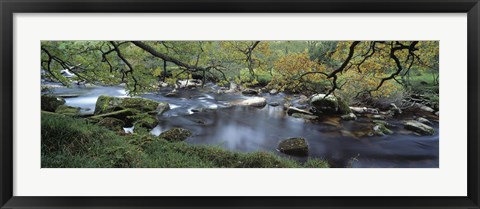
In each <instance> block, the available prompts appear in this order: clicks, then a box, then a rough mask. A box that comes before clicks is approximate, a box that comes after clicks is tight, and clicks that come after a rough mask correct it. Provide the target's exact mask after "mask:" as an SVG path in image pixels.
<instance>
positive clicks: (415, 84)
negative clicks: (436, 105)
mask: <svg viewBox="0 0 480 209" xmlns="http://www.w3.org/2000/svg"><path fill="white" fill-rule="evenodd" d="M410 86H411V87H412V90H413V91H417V92H422V93H423V92H437V91H438V85H436V84H435V82H434V78H433V76H432V74H431V73H422V74H420V75H415V76H411V77H410Z"/></svg>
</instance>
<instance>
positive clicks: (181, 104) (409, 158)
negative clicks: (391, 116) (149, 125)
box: [53, 84, 439, 168]
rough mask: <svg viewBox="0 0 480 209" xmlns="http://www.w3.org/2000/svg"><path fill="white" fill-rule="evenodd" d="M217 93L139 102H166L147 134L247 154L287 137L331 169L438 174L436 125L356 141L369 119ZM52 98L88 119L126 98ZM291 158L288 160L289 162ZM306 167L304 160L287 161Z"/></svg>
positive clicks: (116, 90) (84, 92) (83, 92)
mask: <svg viewBox="0 0 480 209" xmlns="http://www.w3.org/2000/svg"><path fill="white" fill-rule="evenodd" d="M217 89H218V87H216V86H214V85H211V84H210V85H207V87H206V88H204V89H198V90H181V91H179V92H178V94H177V95H176V96H175V97H166V96H165V95H166V94H167V93H168V92H169V91H168V90H164V91H160V92H157V93H149V94H145V95H142V96H141V97H144V98H149V99H153V100H156V101H163V102H168V103H169V104H170V107H171V110H169V111H167V112H165V113H164V115H162V116H161V117H160V118H159V125H158V126H157V127H156V128H154V129H153V130H152V131H151V133H152V134H154V135H159V134H160V133H161V132H162V131H164V130H167V129H169V128H171V127H181V128H186V129H189V130H191V131H192V132H193V133H194V135H193V136H192V137H190V138H188V139H187V140H186V142H187V143H191V144H208V145H215V146H220V147H223V148H225V149H228V150H234V151H241V152H252V151H270V152H274V153H276V154H278V155H281V156H286V155H284V154H282V153H280V152H278V151H276V147H277V145H278V142H279V141H280V140H282V139H286V138H289V137H304V138H306V139H307V141H308V143H309V147H310V156H309V157H313V158H322V159H326V160H327V161H328V162H329V163H330V164H331V165H332V166H333V167H358V168H390V167H392V168H399V167H400V168H438V167H439V155H438V154H439V135H438V122H434V125H433V126H432V127H434V128H435V130H436V134H435V135H433V136H416V135H414V134H411V133H406V132H405V131H404V129H403V127H402V125H401V121H400V120H388V122H389V123H391V124H393V125H396V126H397V128H393V129H392V130H393V131H394V134H392V135H388V136H365V137H356V136H353V135H352V134H351V132H353V131H356V130H361V129H365V128H366V127H367V126H368V125H369V124H370V120H369V119H368V118H362V117H360V118H359V119H358V120H356V121H341V120H339V119H338V118H337V117H335V118H333V117H330V118H322V119H321V120H320V121H314V122H312V121H308V120H304V119H299V118H294V117H290V116H288V115H286V113H285V111H284V110H283V105H282V104H283V101H284V97H285V96H286V95H284V94H282V93H280V94H277V95H269V94H263V95H261V96H263V97H265V98H267V102H268V103H272V102H278V103H279V104H280V105H279V106H275V107H274V106H270V105H267V106H265V107H263V108H255V107H249V106H232V105H230V104H232V103H234V102H235V101H237V100H243V99H246V98H248V97H247V96H243V95H230V94H216V93H214V92H216V90H217ZM53 93H54V94H56V95H62V96H66V97H67V98H66V99H65V101H66V105H70V106H74V107H80V108H82V109H81V111H82V113H84V114H89V113H93V111H94V108H95V102H96V100H97V98H98V96H100V95H109V96H118V97H127V93H126V91H125V89H124V88H123V87H121V86H114V87H105V86H95V87H82V88H78V87H77V88H54V89H53ZM288 157H291V156H288ZM292 158H294V159H295V160H298V161H305V160H307V158H305V157H292Z"/></svg>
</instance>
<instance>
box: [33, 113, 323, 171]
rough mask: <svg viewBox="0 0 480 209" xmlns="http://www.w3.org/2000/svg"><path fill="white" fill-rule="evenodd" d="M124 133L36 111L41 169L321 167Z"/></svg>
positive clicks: (263, 154)
mask: <svg viewBox="0 0 480 209" xmlns="http://www.w3.org/2000/svg"><path fill="white" fill-rule="evenodd" d="M135 131H136V133H135V134H131V135H124V134H120V133H117V132H114V131H110V130H108V129H106V128H104V127H101V126H98V125H95V124H93V123H91V122H89V121H87V120H84V119H79V118H72V117H68V116H64V115H59V114H55V113H49V112H42V134H41V136H42V167H43V168H301V167H307V168H311V167H315V168H318V167H320V168H325V167H328V163H326V162H325V161H322V160H319V159H309V160H308V161H307V162H305V163H303V164H300V163H298V162H296V161H294V160H292V159H288V158H284V157H280V156H277V155H275V154H273V153H269V152H253V153H240V152H232V151H226V150H224V149H222V148H220V147H216V146H206V145H190V144H187V143H184V142H174V143H172V142H168V141H166V140H164V139H162V138H160V137H156V136H152V135H150V134H148V132H147V131H146V130H145V129H142V128H139V129H135Z"/></svg>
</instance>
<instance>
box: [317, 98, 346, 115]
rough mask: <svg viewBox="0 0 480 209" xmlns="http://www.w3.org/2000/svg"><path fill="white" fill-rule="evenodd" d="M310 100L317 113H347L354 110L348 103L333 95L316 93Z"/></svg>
mask: <svg viewBox="0 0 480 209" xmlns="http://www.w3.org/2000/svg"><path fill="white" fill-rule="evenodd" d="M309 102H310V105H312V106H313V107H314V108H315V110H316V111H317V112H316V113H317V114H340V115H346V114H349V113H351V112H352V111H351V110H350V107H349V106H348V104H347V103H345V102H344V101H343V100H342V99H340V98H337V97H335V96H333V95H328V96H326V94H315V95H313V96H312V97H311V98H310V101H309Z"/></svg>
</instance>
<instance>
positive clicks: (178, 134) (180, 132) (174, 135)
mask: <svg viewBox="0 0 480 209" xmlns="http://www.w3.org/2000/svg"><path fill="white" fill-rule="evenodd" d="M190 136H192V132H191V131H189V130H187V129H184V128H172V129H170V130H168V131H165V132H163V133H161V134H160V137H161V138H164V139H165V140H167V141H169V142H179V141H184V140H185V139H187V138H188V137H190Z"/></svg>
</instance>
